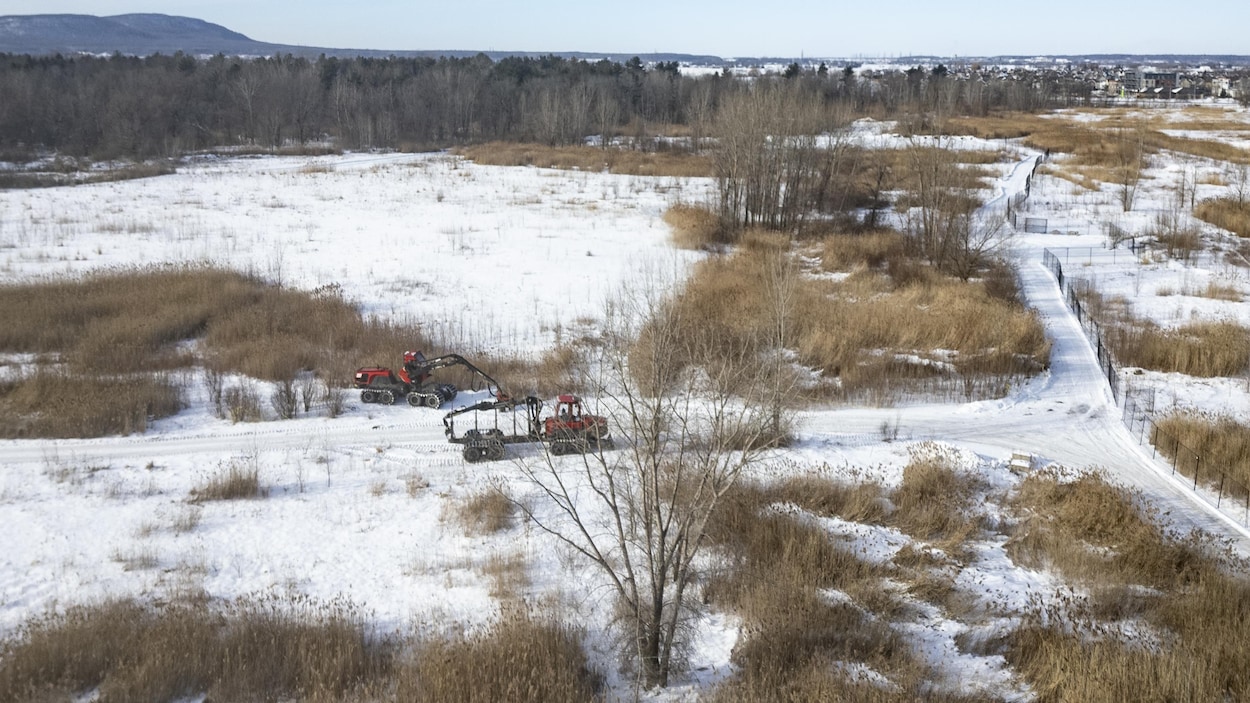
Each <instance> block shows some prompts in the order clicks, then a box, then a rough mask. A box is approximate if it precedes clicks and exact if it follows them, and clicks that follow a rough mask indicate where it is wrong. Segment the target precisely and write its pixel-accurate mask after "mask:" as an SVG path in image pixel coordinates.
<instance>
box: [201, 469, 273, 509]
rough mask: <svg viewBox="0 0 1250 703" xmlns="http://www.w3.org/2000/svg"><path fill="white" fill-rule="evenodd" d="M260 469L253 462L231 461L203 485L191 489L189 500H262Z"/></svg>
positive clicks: (263, 493)
mask: <svg viewBox="0 0 1250 703" xmlns="http://www.w3.org/2000/svg"><path fill="white" fill-rule="evenodd" d="M264 496H265V492H264V490H263V489H262V488H261V485H260V469H259V468H258V467H257V466H256V463H255V461H250V462H249V461H232V462H230V463H229V464H228V465H226V466H225V467H224V468H223V469H221V470H220V471H218V472H217V473H216V474H215V475H213V476H211V477H210V478H209V479H208V480H207V481H205V482H204V483H203V484H201V485H199V486H197V487H195V488H193V489H191V500H192V501H194V502H196V503H203V502H205V501H210V500H247V499H251V498H263V497H264Z"/></svg>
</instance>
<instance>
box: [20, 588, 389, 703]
mask: <svg viewBox="0 0 1250 703" xmlns="http://www.w3.org/2000/svg"><path fill="white" fill-rule="evenodd" d="M0 652H2V653H0V700H5V701H15V702H16V701H46V700H71V699H76V698H78V697H79V696H81V695H82V694H84V693H86V692H89V691H92V690H95V691H96V693H97V695H98V700H101V701H140V700H142V701H170V700H179V699H185V698H191V697H195V696H197V695H206V696H207V698H208V699H209V700H279V699H300V700H316V701H338V700H342V701H346V700H357V699H358V696H359V695H361V694H367V693H369V692H370V691H373V692H374V693H375V694H376V693H378V692H380V691H381V690H382V689H380V688H377V684H378V683H379V681H385V680H386V679H387V678H389V674H390V671H389V668H390V666H391V662H392V657H393V655H392V653H391V651H390V645H389V644H388V643H386V642H383V641H377V640H375V639H374V638H372V637H370V636H368V635H367V634H366V628H365V625H364V623H363V621H362V619H361V618H360V616H359V614H358V613H357V612H356V611H355V610H354V609H353V608H352V607H350V606H347V605H344V604H340V603H330V604H317V603H311V602H289V601H280V600H271V599H262V600H259V601H240V602H238V603H235V604H232V605H229V606H226V607H224V608H220V609H207V608H202V607H195V606H191V605H186V604H178V605H170V606H166V607H164V608H160V609H154V608H148V607H145V606H142V605H140V604H138V603H136V602H133V601H109V602H105V603H102V604H99V605H95V606H80V607H73V608H69V609H68V610H66V611H65V612H64V614H61V615H49V616H46V617H43V618H39V619H36V620H33V621H31V622H29V623H27V624H26V625H25V626H24V627H23V628H22V629H21V630H20V631H19V632H18V633H17V635H15V636H14V637H12V638H10V639H9V640H8V641H7V642H5V643H4V645H3V650H0Z"/></svg>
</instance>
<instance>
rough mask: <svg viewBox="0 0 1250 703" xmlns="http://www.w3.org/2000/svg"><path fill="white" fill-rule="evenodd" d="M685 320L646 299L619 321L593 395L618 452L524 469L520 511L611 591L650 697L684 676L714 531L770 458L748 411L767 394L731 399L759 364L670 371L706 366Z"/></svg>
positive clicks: (759, 417)
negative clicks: (691, 362) (525, 488)
mask: <svg viewBox="0 0 1250 703" xmlns="http://www.w3.org/2000/svg"><path fill="white" fill-rule="evenodd" d="M681 314H682V313H681V312H680V309H679V307H678V306H674V305H671V304H668V303H667V302H665V301H662V300H659V299H657V298H655V297H652V296H650V295H648V294H637V295H635V296H633V297H632V298H631V299H630V300H628V301H625V303H624V304H623V305H621V306H620V307H618V308H617V309H616V310H615V314H614V315H613V316H612V317H613V319H614V320H616V322H617V323H618V324H616V325H615V333H614V334H613V336H612V339H613V342H612V343H611V344H609V345H608V346H607V347H605V349H604V350H603V352H602V356H601V358H599V359H597V360H596V362H597V363H596V364H595V365H594V368H596V369H597V373H596V374H595V376H596V378H595V379H594V380H593V383H594V385H595V386H597V388H598V390H599V397H600V398H601V399H602V402H603V403H604V404H605V405H606V406H607V413H608V416H609V419H610V422H611V423H612V431H613V434H614V435H615V436H616V446H617V449H616V450H614V451H607V452H591V453H587V454H585V455H582V456H581V457H579V458H566V459H563V460H557V459H555V458H554V457H551V456H549V455H548V456H546V458H545V460H544V461H539V462H531V463H522V464H521V471H522V472H523V473H524V475H525V477H526V478H527V479H528V480H529V481H530V482H531V483H532V484H533V485H534V486H535V487H536V489H537V491H538V494H539V500H536V501H519V502H518V505H519V506H520V507H521V509H522V511H523V512H524V513H525V514H526V515H527V517H528V518H529V519H530V520H531V521H533V523H534V524H535V525H537V526H538V527H539V528H541V529H542V530H544V531H546V532H547V533H549V534H550V535H553V536H554V537H556V538H557V539H559V540H560V541H561V542H563V543H564V544H566V545H567V546H568V547H570V548H571V549H572V550H573V551H574V552H576V553H577V554H579V555H581V556H582V557H584V558H585V559H587V560H588V561H589V562H590V563H591V564H593V565H594V566H595V567H596V568H597V570H598V572H599V573H600V574H601V575H602V576H603V577H604V578H605V579H606V581H607V583H608V585H609V587H610V590H611V592H612V594H613V595H614V597H615V600H616V605H617V609H616V612H617V613H618V614H619V620H618V624H619V625H620V626H621V627H622V628H623V632H624V635H625V641H626V642H627V643H628V647H627V649H628V654H630V655H632V656H631V659H632V660H633V661H634V662H635V663H636V664H637V667H638V669H637V672H638V676H639V682H640V684H642V685H643V686H645V687H648V688H649V687H654V686H664V685H666V684H667V682H668V680H669V676H670V674H671V673H672V672H673V671H674V670H675V669H676V668H678V666H679V665H680V660H681V652H682V644H683V642H684V630H683V626H684V625H685V624H686V623H687V622H688V617H689V615H690V614H691V610H692V605H693V604H692V600H693V599H692V598H691V589H692V587H694V586H696V584H697V581H698V576H699V573H698V565H697V563H696V556H697V555H698V554H699V552H700V550H701V549H702V547H703V545H704V528H705V526H706V525H707V523H708V520H709V518H710V517H711V515H712V514H713V512H714V511H715V510H716V509H717V507H718V505H719V503H720V501H721V498H722V497H723V496H724V495H725V493H726V492H727V491H728V490H729V489H730V488H731V487H732V486H733V484H734V482H735V481H736V480H737V479H738V477H739V475H740V474H741V473H742V471H743V470H744V469H745V468H746V467H748V466H750V465H751V464H752V463H753V462H754V461H756V460H757V459H758V458H759V456H760V454H761V452H762V451H764V447H765V443H764V442H761V441H760V440H761V438H763V437H764V436H765V434H766V431H767V425H768V417H767V414H768V413H767V412H766V411H765V410H763V409H761V408H760V407H759V406H758V405H757V404H755V403H753V402H751V401H750V400H749V398H750V397H752V396H758V395H759V394H758V393H752V392H744V393H742V394H741V395H739V394H735V393H731V392H729V390H730V389H735V388H736V389H738V390H739V391H747V390H748V386H751V387H753V386H754V384H755V383H757V382H758V381H759V379H758V378H747V377H744V376H742V375H741V373H734V374H730V373H729V372H728V371H729V367H737V368H739V369H741V368H751V367H752V365H751V364H746V363H742V364H727V365H709V366H705V367H701V368H699V369H697V370H694V371H690V370H686V371H674V369H673V367H672V366H671V365H670V363H669V362H670V360H671V359H673V358H683V357H685V358H690V357H693V358H699V356H700V351H701V350H692V349H688V348H686V345H687V344H688V343H689V337H687V336H685V335H683V334H682V320H680V319H679V317H680V315H681ZM641 320H645V321H646V328H647V334H645V335H640V334H639V333H640V332H641V326H640V325H639V324H638V321H641ZM638 339H642V340H644V341H641V342H635V341H634V340H638ZM631 345H632V348H630V347H631ZM742 361H744V362H745V361H746V360H745V359H743V360H742ZM759 366H760V365H759V364H755V365H754V367H756V368H758V367H759ZM716 367H719V368H720V369H723V371H721V372H718V371H717V370H716ZM639 373H642V374H644V375H645V376H646V377H645V378H639V377H638V374H639ZM644 388H658V389H661V392H659V393H651V392H645V391H644V390H643V389H644ZM744 398H746V399H745V400H744Z"/></svg>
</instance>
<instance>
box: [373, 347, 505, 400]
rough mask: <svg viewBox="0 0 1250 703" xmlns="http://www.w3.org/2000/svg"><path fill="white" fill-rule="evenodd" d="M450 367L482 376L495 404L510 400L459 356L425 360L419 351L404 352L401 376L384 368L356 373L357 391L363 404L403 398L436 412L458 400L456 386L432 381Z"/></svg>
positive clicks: (496, 383)
mask: <svg viewBox="0 0 1250 703" xmlns="http://www.w3.org/2000/svg"><path fill="white" fill-rule="evenodd" d="M449 366H463V367H465V368H466V369H468V370H469V371H471V372H473V373H474V374H476V375H478V376H481V377H482V379H484V380H485V381H486V385H487V388H489V389H490V393H491V396H493V397H494V398H495V399H496V400H504V399H506V398H507V397H508V396H507V395H506V394H505V393H504V392H503V390H502V389H501V388H500V386H499V382H498V381H496V380H495V379H493V378H491V377H490V374H488V373H486V372H485V371H483V370H481V369H479V368H478V367H476V366H474V365H473V364H471V363H470V362H469V361H468V360H467V359H465V358H464V357H463V356H460V355H459V354H446V355H444V356H436V357H434V358H433V359H426V358H425V354H423V353H421V352H419V351H415V352H414V351H406V352H404V365H403V367H402V368H401V369H400V370H399V371H398V372H395V371H391V370H390V369H388V368H384V367H381V366H366V367H362V368H359V369H356V376H355V379H354V383H355V386H356V388H359V389H360V401H361V402H362V403H382V404H383V405H393V404H394V403H395V401H397V400H399V399H400V398H407V399H408V404H409V405H411V406H413V407H414V408H415V407H421V406H422V405H424V406H425V407H427V408H437V407H439V406H440V405H442V404H443V403H447V402H450V401H451V400H453V399H454V398H455V397H456V393H457V389H456V387H455V385H453V384H450V383H435V382H434V381H432V380H431V377H432V376H433V375H434V372H435V371H437V370H439V369H445V368H447V367H449Z"/></svg>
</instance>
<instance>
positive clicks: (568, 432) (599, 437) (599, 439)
mask: <svg viewBox="0 0 1250 703" xmlns="http://www.w3.org/2000/svg"><path fill="white" fill-rule="evenodd" d="M522 406H523V407H524V410H523V412H522V411H521V410H519V408H521V407H522ZM542 407H543V402H542V401H541V400H539V399H538V398H535V397H534V396H532V395H531V396H527V397H526V398H524V399H514V398H500V399H496V400H484V401H482V402H480V403H478V404H476V405H470V406H467V407H463V408H459V409H456V410H452V411H451V412H449V413H447V414H446V415H444V416H443V428H444V429H443V432H444V433H445V434H446V435H447V441H448V442H451V443H453V444H462V445H464V452H463V454H464V459H465V461H468V462H471V463H477V462H479V461H498V460H499V459H502V458H503V457H504V446H505V445H508V444H522V443H527V442H541V443H543V444H546V445H547V447H548V448H549V449H550V451H551V453H552V454H555V455H562V454H584V453H586V452H588V451H593V450H600V449H611V448H612V446H613V445H612V435H611V433H610V432H609V430H608V419H607V418H605V417H603V416H601V415H590V414H587V413H585V412H584V411H583V409H582V401H581V399H580V398H578V397H577V396H575V395H568V394H565V395H561V396H558V397H557V398H556V412H555V414H554V415H552V416H551V417H547V418H543V419H541V420H540V419H539V417H540V416H541V414H542ZM469 412H471V413H474V416H473V419H474V422H473V428H472V429H468V430H465V432H464V434H463V435H460V436H457V435H456V418H457V417H458V416H460V415H463V414H465V413H469ZM487 412H489V413H492V415H493V421H492V422H491V423H490V425H489V426H483V424H482V423H481V419H482V417H483V413H487ZM503 413H509V414H510V416H511V423H510V424H511V427H510V428H509V429H510V430H511V432H505V431H504V428H502V427H500V419H501V415H502V414H503ZM505 424H507V423H506V420H505Z"/></svg>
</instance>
